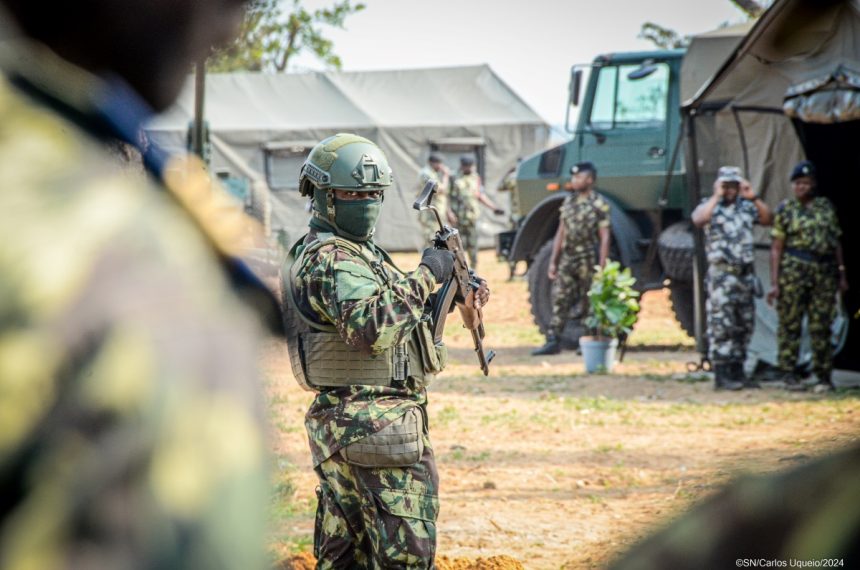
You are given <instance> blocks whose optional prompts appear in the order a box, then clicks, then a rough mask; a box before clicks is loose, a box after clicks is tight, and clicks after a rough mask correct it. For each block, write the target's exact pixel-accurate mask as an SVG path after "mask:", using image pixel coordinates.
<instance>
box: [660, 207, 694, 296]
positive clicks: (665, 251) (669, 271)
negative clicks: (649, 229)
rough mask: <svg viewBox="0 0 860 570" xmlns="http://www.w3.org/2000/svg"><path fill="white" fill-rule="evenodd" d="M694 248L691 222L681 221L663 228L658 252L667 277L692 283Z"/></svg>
mask: <svg viewBox="0 0 860 570" xmlns="http://www.w3.org/2000/svg"><path fill="white" fill-rule="evenodd" d="M693 250H694V247H693V228H692V226H691V224H690V222H688V221H680V222H677V223H674V224H672V225H671V226H669V227H668V228H666V229H665V230H663V233H661V234H660V237H659V239H658V240H657V253H658V254H659V255H660V264H661V265H662V266H663V273H664V274H665V275H666V277H668V278H669V279H672V280H677V281H686V282H688V283H692V282H693Z"/></svg>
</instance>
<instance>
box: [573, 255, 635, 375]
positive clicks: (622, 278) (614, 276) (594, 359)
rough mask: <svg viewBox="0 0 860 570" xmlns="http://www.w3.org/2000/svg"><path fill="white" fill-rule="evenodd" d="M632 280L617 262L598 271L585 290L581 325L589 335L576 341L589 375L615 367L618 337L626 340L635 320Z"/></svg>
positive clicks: (611, 262)
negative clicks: (585, 307) (585, 313)
mask: <svg viewBox="0 0 860 570" xmlns="http://www.w3.org/2000/svg"><path fill="white" fill-rule="evenodd" d="M634 283H636V278H635V277H633V276H632V275H630V269H621V264H620V263H618V262H617V261H610V262H608V263H607V264H606V266H605V267H603V268H602V269H601V268H598V269H597V271H596V272H595V274H594V279H593V280H592V282H591V289H590V290H589V291H588V304H589V312H588V317H587V318H586V319H585V326H586V329H587V330H588V332H589V333H590V335H589V336H583V337H581V338H580V339H579V346H580V348H581V349H582V357H583V360H585V369H586V370H587V371H588V372H589V373H593V372H609V371H610V370H612V366H613V365H614V364H615V351H616V349H617V347H618V339H619V337H622V338H627V335H628V334H629V333H630V331H632V330H633V325H634V324H636V321H637V319H638V318H639V315H638V314H639V292H638V291H636V290H635V289H633V284H634Z"/></svg>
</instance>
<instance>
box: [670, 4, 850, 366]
mask: <svg viewBox="0 0 860 570" xmlns="http://www.w3.org/2000/svg"><path fill="white" fill-rule="evenodd" d="M695 41H696V40H694V44H693V46H691V50H690V52H689V54H688V56H687V59H686V60H685V62H684V71H683V73H684V74H687V75H688V79H687V82H686V84H687V85H693V84H696V81H694V80H693V79H691V77H692V75H693V74H694V73H695V70H696V68H697V67H698V66H700V65H702V66H704V65H706V62H705V61H704V59H701V58H706V57H708V54H707V53H706V51H705V50H701V49H699V50H696V49H694V48H695V47H696V44H695ZM697 58H698V59H697ZM697 79H698V80H699V83H698V85H701V87H700V88H699V89H698V90H697V92H696V93H695V94H690V93H686V95H689V99H687V100H686V102H685V103H684V105H683V114H684V116H685V120H686V121H687V126H688V128H687V133H688V141H687V143H688V144H687V156H686V159H687V172H688V176H689V181H690V188H691V191H692V192H693V193H694V196H693V199H694V200H695V201H698V198H699V197H700V196H703V195H708V194H710V186H711V184H712V182H713V180H714V177H715V174H716V170H717V168H718V167H719V166H720V165H724V164H733V165H738V166H741V167H743V168H744V170H745V171H746V172H747V173H748V177H749V178H750V180H751V181H752V183H753V186H754V187H755V188H756V189H758V190H759V192H760V193H761V195H762V196H763V198H764V199H765V201H766V202H767V203H768V205H769V206H771V207H772V208H775V207H776V206H777V205H778V204H779V202H780V201H781V200H783V199H784V198H786V197H788V195H789V193H790V184H789V181H788V174H789V171H790V170H791V167H792V165H793V164H795V163H796V162H797V161H798V160H801V159H803V158H809V159H810V160H812V161H813V162H815V163H816V165H817V167H818V180H819V190H820V191H821V193H822V194H823V195H825V196H827V197H828V198H830V200H832V201H833V202H834V204H835V206H836V209H837V212H838V214H839V219H840V223H841V226H842V229H843V232H844V234H843V238H842V244H843V246H844V248H845V250H846V254H847V260H846V266H847V267H848V278H849V282H850V283H852V289H851V290H850V291H849V293H848V294H847V295H845V297H844V299H843V301H844V305H845V309H846V311H847V314H848V315H853V314H854V313H855V312H857V311H858V309H860V255H858V252H857V250H856V244H857V243H860V227H858V224H856V223H852V220H851V214H852V211H853V209H852V207H851V206H853V203H854V196H853V194H854V191H855V189H856V188H857V187H858V186H860V168H858V164H857V158H858V145H857V141H858V140H860V0H777V2H775V3H774V4H773V5H772V6H771V7H770V8H769V9H768V10H767V11H766V12H765V13H764V14H763V15H762V16H761V18H759V20H758V21H757V22H756V23H755V25H754V26H753V27H752V29H751V30H750V31H749V33H748V34H747V35H746V36H745V37H744V38H743V39H742V40H741V41H740V42H739V43H738V45H737V47H736V48H735V49H734V50H733V51H732V52H731V54H730V56H729V57H728V58H727V59H726V60H725V62H724V63H723V65H722V66H721V67H720V68H719V70H718V71H717V72H716V74H715V75H713V77H711V78H710V80H708V81H706V82H705V83H704V84H702V83H701V81H700V80H701V78H697ZM683 84H684V78H682V85H683ZM756 241H757V245H758V246H759V247H760V249H759V250H758V260H757V274H758V275H759V277H760V278H761V279H762V280H763V281H764V285H765V289H767V288H769V277H770V272H769V270H768V251H767V248H768V246H769V243H770V238H769V236H768V233H767V231H766V230H765V229H764V228H762V229H761V231H759V232H758V233H757V240H756ZM699 255H700V256H701V255H702V254H701V251H700V252H699ZM775 328H776V315H775V313H774V311H773V310H772V309H771V308H769V307H768V306H767V305H766V304H765V303H763V302H759V304H758V307H757V322H756V332H755V336H754V338H753V342H752V347H751V348H752V350H753V351H754V352H756V353H757V355H758V356H759V358H761V359H762V360H765V361H768V362H775V360H776V342H775V338H774V333H775ZM846 346H847V347H851V346H855V347H856V346H860V321H858V320H856V319H851V325H850V327H849V333H848V339H847V342H846ZM836 365H837V366H841V367H843V368H850V369H853V370H860V353H858V351H856V350H855V351H852V350H844V351H842V353H841V354H840V355H839V356H838V357H837V359H836Z"/></svg>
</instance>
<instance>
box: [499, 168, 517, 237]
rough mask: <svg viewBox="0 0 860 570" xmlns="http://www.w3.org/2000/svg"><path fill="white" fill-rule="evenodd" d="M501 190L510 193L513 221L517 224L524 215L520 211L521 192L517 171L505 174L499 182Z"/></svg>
mask: <svg viewBox="0 0 860 570" xmlns="http://www.w3.org/2000/svg"><path fill="white" fill-rule="evenodd" d="M498 190H499V192H508V193H509V195H510V210H509V211H510V213H511V223H512V224H516V223H517V221H518V220H519V219H520V217H521V216H522V213H521V212H520V193H519V192H518V191H517V171H516V170H512V171H511V172H508V173H507V174H505V177H504V178H502V182H501V183H500V184H499V188H498Z"/></svg>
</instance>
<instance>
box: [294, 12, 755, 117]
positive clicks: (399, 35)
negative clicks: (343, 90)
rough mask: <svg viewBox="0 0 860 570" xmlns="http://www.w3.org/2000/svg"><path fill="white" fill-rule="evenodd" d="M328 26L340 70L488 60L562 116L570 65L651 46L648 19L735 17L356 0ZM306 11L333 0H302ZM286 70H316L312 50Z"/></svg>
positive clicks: (712, 22)
mask: <svg viewBox="0 0 860 570" xmlns="http://www.w3.org/2000/svg"><path fill="white" fill-rule="evenodd" d="M363 2H364V3H365V4H366V5H367V8H366V9H365V10H364V11H362V12H359V13H357V14H354V15H352V16H350V17H349V19H348V20H347V22H346V30H339V29H328V30H327V31H326V34H327V37H329V38H330V39H331V40H333V41H334V49H335V52H336V53H337V54H338V55H339V56H340V57H341V60H342V61H343V70H344V71H363V70H377V69H408V68H425V67H449V66H461V65H474V64H482V63H487V64H489V65H490V67H491V68H492V69H493V70H494V71H495V72H496V73H497V74H498V75H499V76H500V77H501V78H502V79H503V80H504V81H505V82H506V83H507V84H508V85H509V86H511V87H512V88H513V90H514V91H516V92H517V93H518V94H519V95H520V97H522V98H523V99H524V100H525V101H526V103H528V104H529V105H530V106H531V107H532V108H533V109H534V110H535V111H536V112H537V113H538V114H539V115H540V116H542V117H543V118H544V119H545V120H546V121H547V122H549V123H550V124H552V125H561V124H563V123H564V112H565V104H566V99H567V85H568V80H569V74H570V68H571V66H572V65H574V64H576V63H588V62H590V61H591V60H593V59H594V56H595V55H598V54H600V53H607V52H613V51H615V52H618V51H636V50H643V49H651V47H652V44H651V43H650V42H647V41H645V40H642V39H639V38H638V37H637V36H638V34H639V29H640V27H641V25H642V23H644V22H646V21H653V22H656V23H658V24H660V25H662V26H665V27H669V28H672V29H675V30H677V31H679V32H680V33H682V34H684V35H686V34H695V33H699V32H704V31H708V30H711V29H714V28H716V27H719V26H720V25H722V24H725V23H729V24H734V23H737V22H741V21H743V20H744V15H743V13H742V12H741V11H740V10H738V9H737V8H736V7H735V6H734V4H732V2H730V1H729V0H520V1H512V0H496V1H491V0H363ZM303 3H304V5H305V6H307V7H308V8H310V9H314V8H319V7H324V6H327V5H331V3H332V0H304V2H303ZM290 67H291V69H293V70H298V71H300V70H321V69H324V68H325V66H324V65H323V64H322V63H320V62H318V61H317V60H315V59H314V58H313V57H312V56H309V55H301V56H300V57H298V58H296V60H295V65H292V64H291V66H290Z"/></svg>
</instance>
